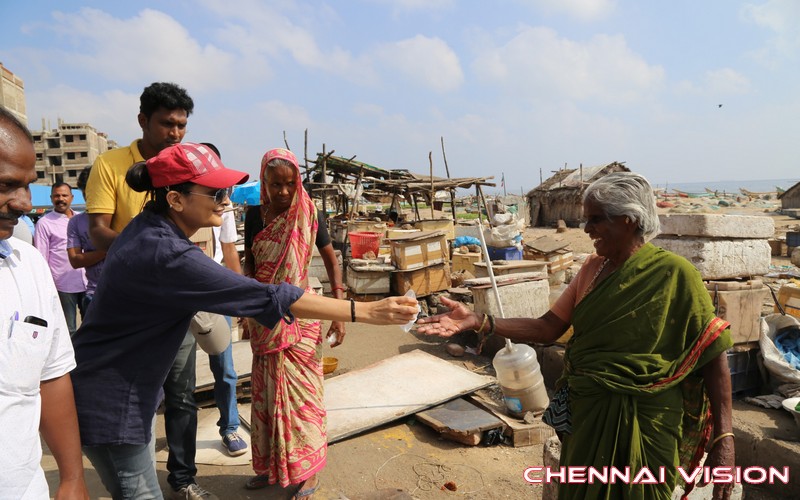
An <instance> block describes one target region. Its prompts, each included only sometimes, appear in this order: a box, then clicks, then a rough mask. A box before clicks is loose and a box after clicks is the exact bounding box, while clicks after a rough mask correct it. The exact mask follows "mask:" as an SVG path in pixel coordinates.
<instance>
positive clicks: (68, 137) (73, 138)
mask: <svg viewBox="0 0 800 500" xmlns="http://www.w3.org/2000/svg"><path fill="white" fill-rule="evenodd" d="M64 140H65V141H67V142H73V141H75V136H72V135H65V136H64Z"/></svg>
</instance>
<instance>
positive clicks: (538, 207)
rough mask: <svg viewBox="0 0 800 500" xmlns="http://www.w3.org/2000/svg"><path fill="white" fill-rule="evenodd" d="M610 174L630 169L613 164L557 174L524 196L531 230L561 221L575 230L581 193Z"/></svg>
mask: <svg viewBox="0 0 800 500" xmlns="http://www.w3.org/2000/svg"><path fill="white" fill-rule="evenodd" d="M613 172H630V169H629V168H628V167H626V166H625V165H624V164H623V163H620V162H613V163H609V164H607V165H599V166H596V167H588V168H586V167H581V168H577V169H566V168H565V169H563V170H559V171H557V172H556V173H555V174H553V176H552V177H550V178H549V179H547V180H546V181H544V182H542V183H541V184H540V185H539V186H537V187H535V188H533V189H531V190H530V191H529V192H528V194H527V195H526V197H527V198H528V207H529V208H530V214H531V226H534V227H537V226H540V227H548V226H554V225H555V224H556V223H557V222H558V220H559V219H561V220H563V221H564V222H566V223H567V225H568V226H570V227H578V225H579V224H580V221H581V218H582V217H583V192H584V190H585V189H586V187H587V186H588V185H589V184H591V183H592V182H594V181H596V180H597V179H599V178H600V177H603V176H604V175H608V174H610V173H613Z"/></svg>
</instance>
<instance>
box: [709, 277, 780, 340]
mask: <svg viewBox="0 0 800 500" xmlns="http://www.w3.org/2000/svg"><path fill="white" fill-rule="evenodd" d="M706 289H707V290H708V293H709V295H711V301H712V302H713V303H714V306H715V307H716V309H717V316H719V317H720V318H722V319H724V320H725V321H727V322H728V323H730V324H731V338H732V339H733V343H734V344H744V343H748V342H758V337H759V334H760V332H761V327H760V323H759V318H760V317H761V307H762V305H763V304H764V301H765V300H766V299H767V297H768V296H769V290H767V288H766V287H765V286H764V284H763V283H762V282H761V281H758V280H753V281H747V282H737V281H709V282H708V283H706Z"/></svg>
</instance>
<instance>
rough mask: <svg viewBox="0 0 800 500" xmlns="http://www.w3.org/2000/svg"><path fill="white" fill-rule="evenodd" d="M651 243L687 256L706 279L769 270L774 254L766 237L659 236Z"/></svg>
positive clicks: (761, 273)
mask: <svg viewBox="0 0 800 500" xmlns="http://www.w3.org/2000/svg"><path fill="white" fill-rule="evenodd" d="M652 243H653V245H656V246H658V247H661V248H663V249H664V250H669V251H670V252H673V253H676V254H678V255H681V256H683V257H684V258H686V259H687V260H688V261H689V262H691V263H692V264H693V265H694V267H696V268H697V270H698V271H700V275H701V276H702V278H703V279H704V280H717V279H728V278H739V277H748V276H760V275H763V274H766V273H768V272H769V264H770V259H771V255H772V252H771V250H770V246H769V243H767V240H752V239H735V240H734V239H712V238H682V237H680V236H659V237H657V238H654V239H653V240H652Z"/></svg>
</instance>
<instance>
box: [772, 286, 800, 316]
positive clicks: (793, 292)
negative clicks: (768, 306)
mask: <svg viewBox="0 0 800 500" xmlns="http://www.w3.org/2000/svg"><path fill="white" fill-rule="evenodd" d="M778 304H780V305H781V307H783V310H784V312H785V313H786V314H789V315H791V316H794V317H795V318H798V319H800V288H797V287H796V286H791V285H783V286H781V288H780V290H778ZM775 312H780V310H779V309H778V306H777V305H776V306H775Z"/></svg>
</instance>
